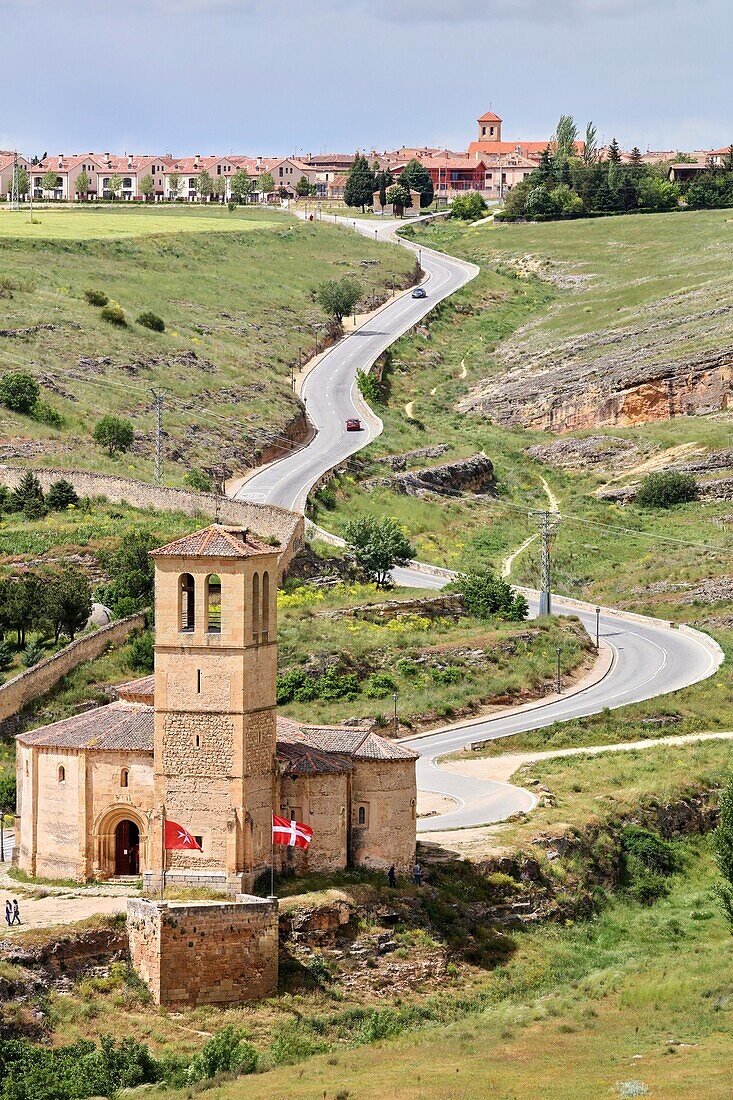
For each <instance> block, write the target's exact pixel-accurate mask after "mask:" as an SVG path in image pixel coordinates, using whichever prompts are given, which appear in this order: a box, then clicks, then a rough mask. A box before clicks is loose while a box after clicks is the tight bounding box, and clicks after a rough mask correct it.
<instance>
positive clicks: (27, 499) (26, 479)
mask: <svg viewBox="0 0 733 1100" xmlns="http://www.w3.org/2000/svg"><path fill="white" fill-rule="evenodd" d="M8 509H9V511H11V512H23V513H24V514H25V515H26V516H28V517H29V518H31V519H38V518H40V517H41V516H45V514H46V506H45V503H44V499H43V489H42V488H41V483H40V481H39V480H38V478H37V477H36V475H35V474H34V473H33V472H32V471H31V470H26V472H25V473H24V474H23V476H22V477H21V479H20V481H19V482H18V485H17V487H16V488H15V489H13V491H12V493H11V494H10V496H9V498H8Z"/></svg>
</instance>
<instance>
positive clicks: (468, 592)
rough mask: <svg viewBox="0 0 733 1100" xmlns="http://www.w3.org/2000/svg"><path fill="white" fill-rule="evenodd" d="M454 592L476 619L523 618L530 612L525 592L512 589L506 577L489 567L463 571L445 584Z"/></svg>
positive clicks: (517, 620)
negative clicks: (498, 575)
mask: <svg viewBox="0 0 733 1100" xmlns="http://www.w3.org/2000/svg"><path fill="white" fill-rule="evenodd" d="M447 587H448V589H450V590H451V591H453V592H461V593H462V595H463V600H464V604H465V607H466V610H467V611H469V612H470V613H471V614H472V615H475V616H476V618H477V619H489V618H491V617H492V616H493V615H496V616H497V618H500V619H508V620H510V621H512V622H522V621H523V620H524V619H526V618H527V615H528V614H529V607H528V605H527V601H526V600H525V598H524V596H521V595H520V594H519V593H518V592H515V591H514V589H513V588H512V586H511V585H510V584H509V583H508V581H505V580H503V579H502V578H500V577H497V576H496V574H495V573H494V572H493V570H491V569H477V570H475V571H474V572H473V573H464V574H463V575H462V576H460V577H458V578H457V579H456V580H455V581H453V582H452V583H451V584H450V585H448V586H447Z"/></svg>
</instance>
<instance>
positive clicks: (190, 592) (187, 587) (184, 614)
mask: <svg viewBox="0 0 733 1100" xmlns="http://www.w3.org/2000/svg"><path fill="white" fill-rule="evenodd" d="M179 585H180V591H179V604H180V620H181V622H180V628H181V630H182V631H187V632H190V631H192V630H193V628H194V627H195V625H196V611H195V586H194V582H193V577H192V576H191V574H190V573H183V574H182V575H181V579H180V582H179Z"/></svg>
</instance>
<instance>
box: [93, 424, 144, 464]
mask: <svg viewBox="0 0 733 1100" xmlns="http://www.w3.org/2000/svg"><path fill="white" fill-rule="evenodd" d="M134 438H135V436H134V432H133V430H132V424H131V423H130V421H129V420H125V419H124V418H123V417H121V416H103V417H102V419H101V420H99V421H97V423H96V425H95V427H94V433H93V439H94V442H95V443H98V444H99V445H100V447H106V448H107V453H108V454H109V455H114V454H115V453H116V452H117V451H129V449H130V447H131V446H132V441H133V439H134Z"/></svg>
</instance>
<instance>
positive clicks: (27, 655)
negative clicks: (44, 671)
mask: <svg viewBox="0 0 733 1100" xmlns="http://www.w3.org/2000/svg"><path fill="white" fill-rule="evenodd" d="M45 656H46V651H45V650H44V648H43V646H42V645H39V644H38V642H31V643H30V644H29V645H27V646H26V647H25V649H24V650H23V656H22V657H21V661H22V662H23V664H24V665H25V667H26V668H33V666H34V665H37V664H38V662H39V661H40V660H42V659H43V658H44V657H45Z"/></svg>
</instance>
